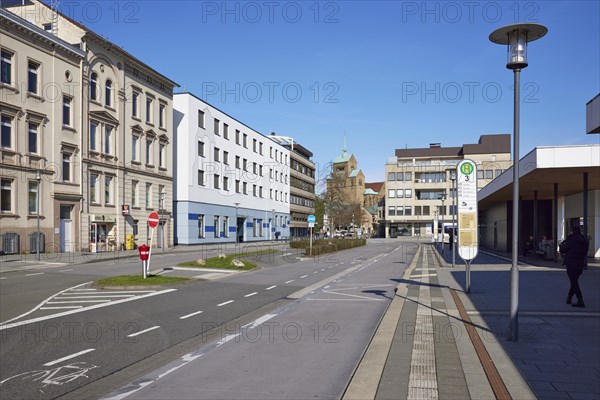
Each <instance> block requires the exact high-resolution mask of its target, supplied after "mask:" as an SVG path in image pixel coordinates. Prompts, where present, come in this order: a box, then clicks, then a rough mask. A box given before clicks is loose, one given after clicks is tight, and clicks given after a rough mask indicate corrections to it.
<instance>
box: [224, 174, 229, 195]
mask: <svg viewBox="0 0 600 400" xmlns="http://www.w3.org/2000/svg"><path fill="white" fill-rule="evenodd" d="M223 189H224V190H225V191H227V192H228V191H229V178H228V177H226V176H224V177H223Z"/></svg>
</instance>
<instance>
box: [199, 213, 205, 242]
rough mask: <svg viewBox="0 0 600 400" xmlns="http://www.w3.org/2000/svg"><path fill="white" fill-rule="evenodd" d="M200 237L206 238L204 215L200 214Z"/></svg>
mask: <svg viewBox="0 0 600 400" xmlns="http://www.w3.org/2000/svg"><path fill="white" fill-rule="evenodd" d="M198 239H204V215H202V214H198Z"/></svg>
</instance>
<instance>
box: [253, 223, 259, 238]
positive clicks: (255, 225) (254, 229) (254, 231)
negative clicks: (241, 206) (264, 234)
mask: <svg viewBox="0 0 600 400" xmlns="http://www.w3.org/2000/svg"><path fill="white" fill-rule="evenodd" d="M257 227H258V220H257V219H256V218H254V219H253V220H252V236H254V237H256V234H257V233H258V232H257Z"/></svg>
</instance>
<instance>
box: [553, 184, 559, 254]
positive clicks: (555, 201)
mask: <svg viewBox="0 0 600 400" xmlns="http://www.w3.org/2000/svg"><path fill="white" fill-rule="evenodd" d="M557 226H558V183H555V184H554V197H553V199H552V232H554V233H553V234H552V235H553V236H554V237H553V238H552V239H553V242H554V245H553V246H552V259H553V260H554V262H556V247H557V246H558V243H557V242H558V229H557Z"/></svg>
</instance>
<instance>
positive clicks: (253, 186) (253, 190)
mask: <svg viewBox="0 0 600 400" xmlns="http://www.w3.org/2000/svg"><path fill="white" fill-rule="evenodd" d="M252 196H254V197H256V185H252Z"/></svg>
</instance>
